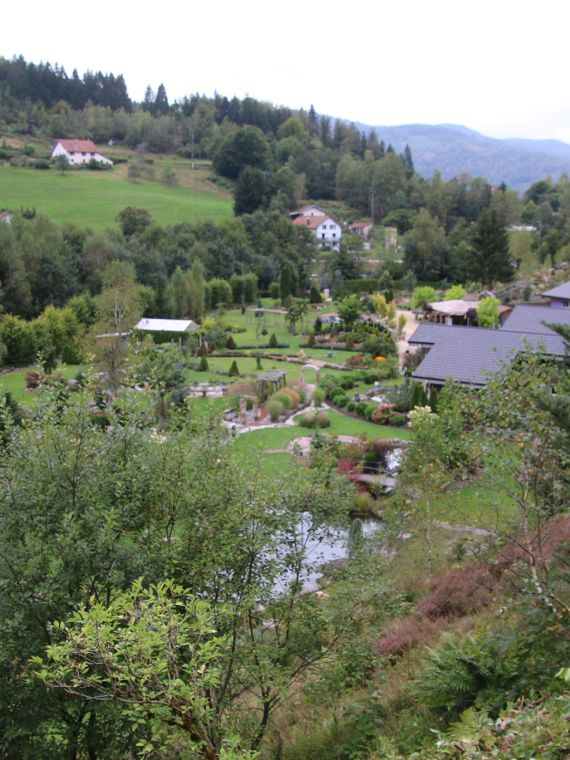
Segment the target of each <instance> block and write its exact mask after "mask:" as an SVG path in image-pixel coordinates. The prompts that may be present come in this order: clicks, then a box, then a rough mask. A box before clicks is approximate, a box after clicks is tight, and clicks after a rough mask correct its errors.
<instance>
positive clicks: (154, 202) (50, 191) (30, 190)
mask: <svg viewBox="0 0 570 760" xmlns="http://www.w3.org/2000/svg"><path fill="white" fill-rule="evenodd" d="M123 174H124V172H121V171H119V169H118V168H117V169H113V170H112V171H108V172H93V171H80V170H76V171H68V172H66V173H65V174H64V175H61V174H59V173H57V172H56V171H55V170H54V169H50V170H49V171H39V170H36V169H24V168H19V167H12V166H9V165H0V208H10V209H13V210H18V209H20V208H35V209H36V211H37V212H38V213H43V214H46V215H48V216H50V217H51V218H52V219H53V220H54V221H56V222H73V223H74V224H77V225H80V226H86V227H90V228H92V229H93V230H101V229H105V228H106V227H110V226H114V225H115V224H116V222H115V217H116V216H117V214H118V213H119V211H121V209H123V208H125V207H126V206H137V207H139V208H146V209H148V211H150V213H151V214H152V216H153V217H154V219H155V221H157V222H158V223H160V224H165V225H166V224H177V223H180V222H200V221H205V220H208V219H211V220H213V221H216V222H217V221H221V220H222V219H227V218H228V217H231V216H232V213H233V212H232V200H231V198H229V197H228V196H227V195H225V194H222V193H220V192H219V191H217V190H216V189H214V188H213V187H212V186H210V187H209V186H208V184H207V182H206V179H205V172H200V173H199V176H197V177H196V179H195V181H194V182H193V184H192V185H191V186H190V187H181V186H175V187H170V186H167V185H163V184H160V183H159V182H147V181H144V182H143V181H138V182H135V183H133V182H128V181H127V180H126V179H125V178H124V176H123Z"/></svg>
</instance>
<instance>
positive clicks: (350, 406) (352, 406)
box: [346, 401, 356, 412]
mask: <svg viewBox="0 0 570 760" xmlns="http://www.w3.org/2000/svg"><path fill="white" fill-rule="evenodd" d="M355 410H356V402H355V401H349V402H348V404H347V405H346V411H347V412H354V411H355Z"/></svg>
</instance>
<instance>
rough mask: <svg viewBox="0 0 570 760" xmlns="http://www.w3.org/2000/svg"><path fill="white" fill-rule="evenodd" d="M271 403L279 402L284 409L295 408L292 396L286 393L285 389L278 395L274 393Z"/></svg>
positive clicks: (278, 392)
mask: <svg viewBox="0 0 570 760" xmlns="http://www.w3.org/2000/svg"><path fill="white" fill-rule="evenodd" d="M271 401H279V402H280V403H281V404H283V408H284V409H291V407H292V406H293V399H292V398H291V396H290V395H289V394H288V393H286V392H285V389H282V390H280V391H277V393H274V394H273V395H272V396H271Z"/></svg>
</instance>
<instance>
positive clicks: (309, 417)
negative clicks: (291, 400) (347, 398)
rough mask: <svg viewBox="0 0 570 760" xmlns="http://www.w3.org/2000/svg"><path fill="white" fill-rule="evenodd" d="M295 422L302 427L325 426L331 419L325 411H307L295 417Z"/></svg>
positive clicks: (327, 425) (328, 424)
mask: <svg viewBox="0 0 570 760" xmlns="http://www.w3.org/2000/svg"><path fill="white" fill-rule="evenodd" d="M295 423H296V424H297V425H299V426H300V427H304V428H327V427H329V426H330V424H331V421H330V418H329V416H328V414H327V413H326V412H307V414H300V415H299V416H298V417H295Z"/></svg>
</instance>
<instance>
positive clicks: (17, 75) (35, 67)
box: [0, 56, 132, 111]
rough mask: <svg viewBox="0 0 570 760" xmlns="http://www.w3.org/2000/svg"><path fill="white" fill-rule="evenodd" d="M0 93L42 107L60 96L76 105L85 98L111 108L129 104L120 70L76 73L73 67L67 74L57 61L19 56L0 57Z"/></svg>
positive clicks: (60, 98) (81, 105) (47, 106)
mask: <svg viewBox="0 0 570 760" xmlns="http://www.w3.org/2000/svg"><path fill="white" fill-rule="evenodd" d="M0 96H1V100H2V101H5V99H6V100H7V101H8V103H10V101H11V102H12V103H14V102H17V101H26V100H29V101H32V102H34V103H41V104H42V105H44V106H45V107H46V108H51V107H52V106H54V105H55V104H56V103H57V102H58V101H62V100H64V101H66V103H68V104H69V105H70V106H71V108H76V109H79V108H84V107H85V106H86V105H87V103H89V102H91V103H93V104H94V105H101V106H108V107H109V108H112V109H113V110H116V109H118V108H124V109H125V110H127V111H130V109H131V107H132V101H131V99H130V98H129V95H128V92H127V85H126V84H125V80H124V78H123V75H122V74H119V75H118V76H115V75H114V74H103V73H102V72H101V71H97V72H93V71H86V72H85V74H84V75H83V77H80V76H79V74H78V73H77V69H74V70H73V72H72V74H71V76H68V75H67V73H66V71H65V69H64V68H63V67H61V66H58V65H57V64H55V66H52V65H51V64H50V63H38V64H35V63H31V62H27V61H26V60H25V59H24V58H23V57H22V56H18V57H17V58H13V59H12V60H8V59H7V58H3V57H0Z"/></svg>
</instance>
